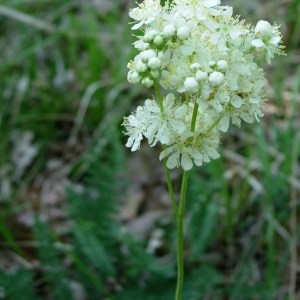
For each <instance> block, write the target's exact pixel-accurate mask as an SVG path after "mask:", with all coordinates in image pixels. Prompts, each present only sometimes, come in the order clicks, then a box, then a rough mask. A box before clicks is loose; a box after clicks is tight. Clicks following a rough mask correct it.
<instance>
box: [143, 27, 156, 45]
mask: <svg viewBox="0 0 300 300" xmlns="http://www.w3.org/2000/svg"><path fill="white" fill-rule="evenodd" d="M157 33H158V31H157V30H149V31H147V32H146V33H145V35H144V37H143V41H144V42H145V43H151V42H152V41H153V40H154V38H155V36H156V35H157Z"/></svg>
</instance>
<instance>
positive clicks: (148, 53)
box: [140, 49, 156, 62]
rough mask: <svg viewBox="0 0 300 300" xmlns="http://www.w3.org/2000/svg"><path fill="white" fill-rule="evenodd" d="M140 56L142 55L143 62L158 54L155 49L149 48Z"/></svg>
mask: <svg viewBox="0 0 300 300" xmlns="http://www.w3.org/2000/svg"><path fill="white" fill-rule="evenodd" d="M140 56H141V59H142V61H143V62H148V60H149V59H150V58H151V57H155V56H156V52H155V51H154V50H153V49H148V50H145V51H142V52H141V54H140Z"/></svg>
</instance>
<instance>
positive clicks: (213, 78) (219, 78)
mask: <svg viewBox="0 0 300 300" xmlns="http://www.w3.org/2000/svg"><path fill="white" fill-rule="evenodd" d="M208 81H209V83H210V85H211V86H212V87H217V86H220V85H222V84H223V83H224V81H225V76H224V74H223V73H221V72H216V71H215V72H212V73H211V74H209V77H208Z"/></svg>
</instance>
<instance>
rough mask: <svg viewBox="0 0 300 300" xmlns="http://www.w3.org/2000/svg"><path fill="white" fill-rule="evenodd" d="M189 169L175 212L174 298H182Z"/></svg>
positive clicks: (194, 116) (182, 183)
mask: <svg viewBox="0 0 300 300" xmlns="http://www.w3.org/2000/svg"><path fill="white" fill-rule="evenodd" d="M198 107H199V106H198V104H197V103H195V104H194V110H193V116H192V122H191V131H194V130H195V126H196V119H197V113H198ZM189 175H190V171H184V172H183V176H182V182H181V190H180V199H179V209H178V214H177V286H176V294H175V300H181V299H182V289H183V280H184V255H183V254H184V253H183V250H184V232H183V231H184V230H183V221H184V213H185V203H186V194H187V187H188V180H189Z"/></svg>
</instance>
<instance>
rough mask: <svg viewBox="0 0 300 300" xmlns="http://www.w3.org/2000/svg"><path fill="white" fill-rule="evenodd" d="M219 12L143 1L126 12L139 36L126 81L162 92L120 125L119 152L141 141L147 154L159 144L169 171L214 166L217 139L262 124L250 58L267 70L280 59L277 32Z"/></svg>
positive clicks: (209, 1)
mask: <svg viewBox="0 0 300 300" xmlns="http://www.w3.org/2000/svg"><path fill="white" fill-rule="evenodd" d="M220 4H221V1H220V0H173V1H168V0H166V1H165V3H164V5H162V4H161V2H160V0H145V1H143V2H142V3H141V4H139V5H138V7H136V8H133V9H132V10H131V11H130V12H129V15H130V17H131V18H132V19H133V20H134V22H133V24H134V25H133V27H132V29H133V30H137V32H138V33H139V34H140V35H138V34H137V35H136V37H137V40H136V41H135V42H134V46H135V48H136V49H137V50H138V54H137V55H136V56H135V58H134V59H133V60H132V61H130V62H129V63H128V68H129V72H128V76H127V78H128V81H129V82H130V83H133V84H141V85H143V86H145V87H147V88H151V87H153V86H155V88H156V90H157V89H158V87H159V86H160V87H161V88H162V89H164V90H166V91H167V92H166V96H164V97H160V96H159V95H158V94H157V95H156V97H154V99H147V100H146V101H145V104H144V105H143V106H139V107H138V108H137V109H136V111H135V112H133V114H132V115H130V116H129V117H126V118H125V119H124V123H123V125H124V126H125V129H126V132H125V134H126V135H128V136H129V138H128V141H127V144H126V146H127V147H130V148H131V150H132V151H135V150H137V149H139V146H140V143H141V141H142V140H143V139H144V138H145V139H147V140H148V142H149V144H150V145H151V146H154V145H156V144H157V143H158V142H159V143H160V144H162V145H163V151H162V152H161V155H160V159H166V164H167V167H168V168H170V169H172V168H175V167H180V166H181V167H182V168H183V169H184V170H189V169H191V168H192V167H193V165H194V164H195V165H197V166H199V165H202V164H203V163H206V162H209V161H210V160H211V159H215V158H217V157H218V156H219V154H218V152H217V149H218V145H219V142H220V132H226V131H227V130H228V128H229V125H230V124H233V125H236V126H240V124H241V121H242V120H243V121H245V122H248V123H252V122H253V121H254V120H259V118H260V117H262V116H263V113H262V111H261V106H262V104H263V103H264V102H265V101H266V99H265V96H264V80H265V79H264V72H263V70H262V69H261V68H260V67H259V66H258V64H257V57H259V56H260V57H263V58H265V60H266V61H267V62H268V63H270V62H271V59H272V58H273V57H274V54H282V53H283V51H282V49H283V46H282V41H281V34H280V32H279V26H278V25H276V24H275V25H271V24H270V23H269V22H267V21H259V22H258V23H257V25H256V26H255V27H251V26H250V25H246V24H245V22H244V21H243V20H241V19H240V18H238V17H233V16H232V8H231V7H229V6H221V5H220ZM191 123H193V126H191Z"/></svg>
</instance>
